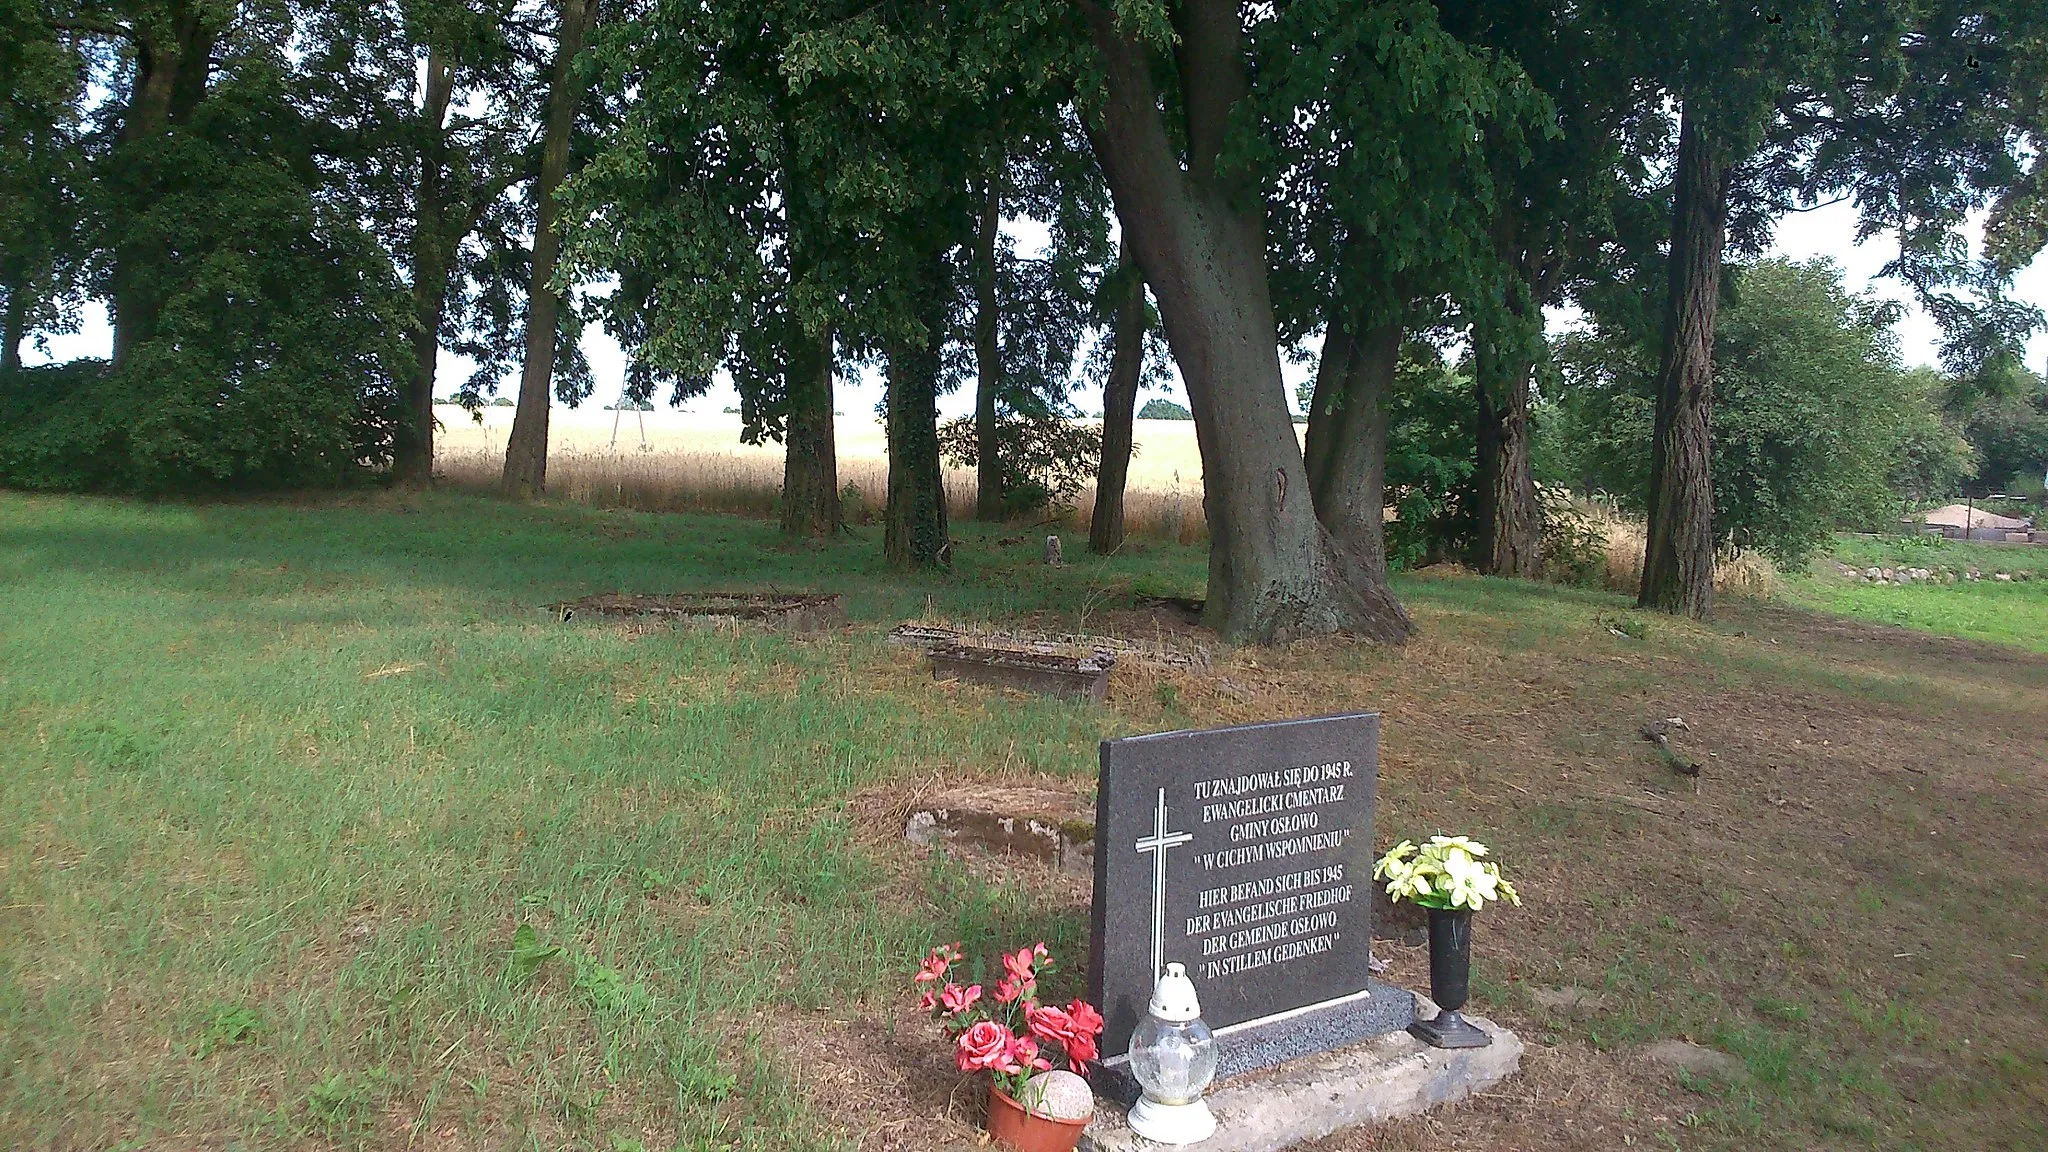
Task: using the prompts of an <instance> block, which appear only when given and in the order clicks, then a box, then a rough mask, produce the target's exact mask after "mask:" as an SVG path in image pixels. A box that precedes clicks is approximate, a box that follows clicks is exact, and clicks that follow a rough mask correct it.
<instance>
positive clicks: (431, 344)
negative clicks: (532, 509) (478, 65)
mask: <svg viewBox="0 0 2048 1152" xmlns="http://www.w3.org/2000/svg"><path fill="white" fill-rule="evenodd" d="M454 94H455V72H454V70H453V69H452V68H450V67H449V66H448V61H447V58H446V57H445V56H444V55H443V54H442V53H441V50H440V49H438V48H436V49H432V50H430V51H429V52H428V53H427V69H426V98H425V99H424V100H423V101H421V106H420V122H421V127H422V128H423V129H424V130H425V134H424V139H423V140H422V142H421V146H420V156H419V163H420V180H419V189H418V196H417V203H416V205H415V206H414V212H413V227H412V311H413V333H412V352H413V371H412V378H411V379H410V380H409V381H407V382H406V395H405V400H404V414H403V416H402V418H401V419H400V421H399V426H398V435H397V437H396V442H395V443H394V444H393V445H392V449H393V451H392V473H393V475H394V476H396V478H397V479H398V480H399V481H400V482H401V483H406V484H417V485H427V484H431V483H433V480H434V375H435V371H436V369H437V367H438V366H439V363H440V358H441V317H442V313H443V311H444V310H445V309H446V308H447V305H448V269H449V265H450V264H451V263H452V261H451V259H450V255H451V254H450V253H449V251H448V247H449V236H448V219H447V216H448V211H449V205H448V189H447V153H448V148H447V140H446V135H445V134H446V132H447V124H448V104H449V101H450V100H451V99H452V98H453V97H454Z"/></svg>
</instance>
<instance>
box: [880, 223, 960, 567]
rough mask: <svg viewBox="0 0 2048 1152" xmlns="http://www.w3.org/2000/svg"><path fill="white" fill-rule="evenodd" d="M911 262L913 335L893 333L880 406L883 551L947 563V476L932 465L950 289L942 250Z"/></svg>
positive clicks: (895, 562)
mask: <svg viewBox="0 0 2048 1152" xmlns="http://www.w3.org/2000/svg"><path fill="white" fill-rule="evenodd" d="M925 265H926V266H925V267H923V268H920V269H918V273H917V274H918V275H919V276H920V277H921V279H922V280H923V283H921V284H920V285H919V286H918V287H917V289H916V291H917V294H918V303H917V312H918V317H917V318H918V320H919V321H920V322H921V323H922V324H923V327H924V331H923V333H922V334H921V335H919V336H917V337H916V338H914V339H904V338H902V337H898V338H895V339H892V340H891V341H890V342H889V343H888V345H887V347H886V349H885V356H886V358H887V360H888V372H889V385H888V389H889V390H888V394H887V395H886V397H885V398H884V401H883V408H884V415H885V417H886V420H885V422H886V425H887V427H886V429H885V431H886V434H887V436H888V442H889V503H888V507H887V509H886V512H885V515H884V518H883V528H882V556H883V558H884V559H885V560H887V561H888V563H889V565H890V566H891V567H893V568H946V567H950V566H951V565H952V563H953V543H952V540H951V538H950V537H949V536H948V535H947V527H946V481H945V474H944V472H942V471H941V470H940V466H939V404H938V397H939V368H940V356H941V354H942V353H943V351H944V347H945V326H946V301H947V298H948V297H949V296H950V295H951V289H950V286H949V285H948V283H947V280H948V277H947V274H946V270H945V260H944V258H943V255H937V254H935V255H928V256H927V257H926V258H925Z"/></svg>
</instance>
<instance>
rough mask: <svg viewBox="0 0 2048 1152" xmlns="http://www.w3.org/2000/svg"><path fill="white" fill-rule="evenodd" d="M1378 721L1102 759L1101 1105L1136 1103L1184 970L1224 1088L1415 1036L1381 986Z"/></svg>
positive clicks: (1148, 740) (1319, 722)
mask: <svg viewBox="0 0 2048 1152" xmlns="http://www.w3.org/2000/svg"><path fill="white" fill-rule="evenodd" d="M1378 769H1379V716H1378V715H1377V714H1358V715H1347V716H1330V717H1324V718H1321V719H1315V720H1292V721H1284V722H1280V723H1273V724H1257V725H1250V726H1247V727H1238V728H1218V729H1211V730H1208V731H1202V732H1169V733H1164V734H1161V735H1155V736H1137V737H1132V738H1129V739H1124V740H1106V741H1104V742H1103V744H1102V754H1101V775H1100V778H1099V780H1098V783H1097V792H1096V817H1095V831H1096V838H1095V903H1094V910H1093V951H1092V955H1091V961H1092V962H1091V964H1090V969H1089V970H1090V980H1091V983H1092V988H1091V992H1092V995H1091V999H1093V1000H1094V1002H1095V1003H1096V1004H1098V1005H1100V1006H1101V1008H1102V1012H1103V1016H1104V1018H1105V1020H1106V1025H1105V1027H1104V1030H1103V1037H1102V1054H1103V1057H1104V1062H1103V1065H1102V1066H1101V1074H1100V1075H1098V1077H1097V1078H1096V1087H1097V1090H1098V1091H1101V1092H1103V1093H1104V1094H1105V1095H1109V1096H1111V1097H1112V1098H1117V1099H1123V1100H1125V1101H1128V1100H1129V1099H1130V1098H1132V1097H1133V1096H1134V1095H1135V1089H1134V1086H1133V1085H1132V1084H1131V1083H1130V1082H1129V1076H1128V1073H1127V1072H1126V1071H1125V1070H1124V1068H1125V1064H1126V1060H1125V1057H1126V1054H1127V1053H1128V1051H1129V1048H1130V1038H1131V1031H1132V1029H1133V1028H1135V1027H1136V1026H1137V1024H1138V1021H1139V1019H1140V1018H1141V1017H1142V1015H1143V1013H1144V1011H1145V1006H1146V1003H1147V1001H1148V999H1149V997H1150V995H1151V991H1152V985H1153V982H1154V977H1155V973H1157V972H1159V971H1161V970H1163V969H1164V967H1165V965H1166V964H1167V963H1168V962H1176V963H1180V964H1184V965H1186V966H1187V970H1188V975H1189V976H1190V977H1191V978H1192V979H1193V980H1194V982H1195V988H1196V990H1197V992H1199V994H1200V995H1201V998H1202V1015H1203V1018H1204V1019H1205V1020H1206V1021H1207V1022H1208V1023H1209V1025H1210V1027H1211V1028H1213V1029H1215V1031H1216V1034H1217V1040H1218V1048H1219V1051H1218V1066H1217V1075H1218V1078H1219V1079H1222V1078H1226V1077H1229V1076H1232V1075H1235V1074H1238V1073H1242V1072H1247V1071H1250V1070H1252V1069H1255V1068H1264V1067H1269V1066H1271V1065H1273V1064H1277V1063H1280V1062H1282V1061H1285V1060H1292V1059H1296V1058H1298V1057H1302V1056H1307V1055H1311V1054H1313V1053H1317V1052H1323V1051H1328V1050H1330V1049H1333V1048H1338V1047H1342V1046H1345V1045H1349V1044H1356V1043H1360V1042H1362V1041H1364V1040H1367V1039H1370V1038H1372V1037H1375V1036H1380V1035H1384V1034H1386V1033H1388V1032H1393V1031H1398V1030H1400V1029H1402V1028H1405V1027H1407V1026H1408V1025H1409V1024H1410V1023H1411V1022H1412V1021H1413V1020H1414V1016H1415V998H1414V996H1413V995H1412V994H1411V993H1408V992H1405V991H1402V990H1400V989H1397V988H1392V987H1389V986H1387V985H1385V984H1381V983H1379V982H1378V981H1376V980H1373V979H1372V977H1371V968H1370V965H1371V951H1370V947H1371V942H1372V906H1373V901H1372V889H1371V887H1370V885H1371V884H1372V862H1373V843H1372V814H1373V806H1374V800H1375V795H1376V790H1377V786H1378V779H1379V770H1378Z"/></svg>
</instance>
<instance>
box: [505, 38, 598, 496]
mask: <svg viewBox="0 0 2048 1152" xmlns="http://www.w3.org/2000/svg"><path fill="white" fill-rule="evenodd" d="M559 2H560V5H561V10H562V19H561V31H560V33H559V36H558V38H557V42H556V44H555V60H554V74H553V76H552V77H551V78H550V79H549V82H548V84H549V87H548V118H547V125H546V128H545V129H544V130H543V135H542V139H541V160H540V180H539V181H538V183H537V184H536V185H535V187H534V191H533V195H534V203H535V205H536V207H537V209H538V213H539V217H538V220H537V222H536V224H535V227H534V233H533V271H532V281H531V284H532V286H531V288H530V289H529V290H528V292H527V302H526V358H525V362H524V363H523V364H522V365H521V368H520V373H519V407H518V410H517V412H516V413H515V414H514V415H513V417H512V436H511V438H510V439H509V440H508V441H507V442H506V445H505V478H504V487H505V491H506V492H507V493H509V494H511V495H514V496H521V497H531V496H538V495H540V494H541V493H542V492H545V491H546V490H547V477H548V407H549V404H550V402H551V401H552V400H553V398H554V397H553V392H554V379H555V345H556V341H557V340H558V339H560V328H561V310H562V298H561V296H560V295H559V294H558V293H556V292H555V290H554V288H553V286H552V281H553V280H554V277H555V261H556V260H557V258H559V257H560V255H561V251H562V236H561V233H560V232H559V231H558V230H557V229H558V224H559V217H560V215H561V206H560V205H558V204H557V203H555V191H556V189H558V188H560V187H561V186H562V181H563V179H564V178H565V177H567V176H568V174H569V138H570V136H571V135H572V134H573V133H574V131H575V128H576V108H577V104H578V103H579V101H580V99H581V97H582V95H583V89H582V88H581V87H580V86H579V85H578V84H577V83H576V76H575V71H574V64H575V61H576V57H577V55H578V54H579V53H581V52H582V51H583V42H584V39H585V38H586V36H587V35H588V34H589V32H590V26H591V25H592V24H593V23H595V22H596V19H597V0H559Z"/></svg>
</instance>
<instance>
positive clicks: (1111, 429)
mask: <svg viewBox="0 0 2048 1152" xmlns="http://www.w3.org/2000/svg"><path fill="white" fill-rule="evenodd" d="M1120 274H1121V275H1122V276H1123V277H1124V288H1123V299H1121V300H1120V301H1118V302H1117V306H1116V328H1115V335H1114V337H1113V339H1114V340H1115V343H1114V345H1112V347H1111V350H1110V359H1109V379H1108V380H1107V381H1105V382H1104V383H1103V386H1102V461H1101V464H1100V466H1099V467H1098V469H1097V470H1096V474H1095V508H1094V510H1093V511H1092V512H1090V513H1089V515H1088V550H1089V551H1090V552H1093V553H1095V554H1096V555H1098V556H1108V555H1111V554H1112V553H1114V552H1115V551H1116V550H1117V549H1119V548H1121V547H1123V543H1124V485H1125V483H1126V482H1127V481H1128V480H1129V478H1130V472H1131V428H1132V422H1133V421H1134V420H1135V419H1136V416H1137V407H1138V384H1139V382H1140V381H1141V380H1142V379H1143V378H1144V375H1145V327H1146V317H1145V278H1144V277H1143V276H1141V275H1139V274H1138V269H1137V266H1136V265H1135V264H1132V263H1131V262H1129V261H1128V260H1126V261H1125V263H1124V267H1123V269H1122V271H1121V273H1120Z"/></svg>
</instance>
